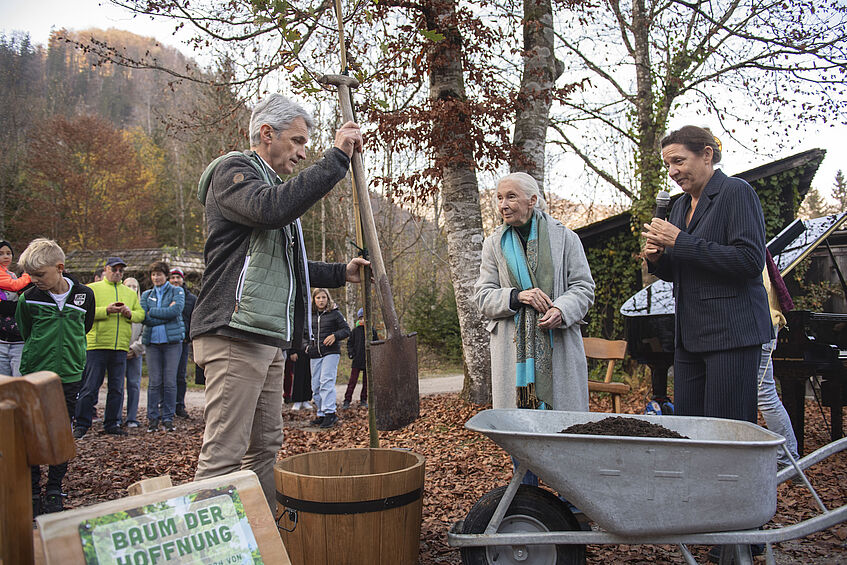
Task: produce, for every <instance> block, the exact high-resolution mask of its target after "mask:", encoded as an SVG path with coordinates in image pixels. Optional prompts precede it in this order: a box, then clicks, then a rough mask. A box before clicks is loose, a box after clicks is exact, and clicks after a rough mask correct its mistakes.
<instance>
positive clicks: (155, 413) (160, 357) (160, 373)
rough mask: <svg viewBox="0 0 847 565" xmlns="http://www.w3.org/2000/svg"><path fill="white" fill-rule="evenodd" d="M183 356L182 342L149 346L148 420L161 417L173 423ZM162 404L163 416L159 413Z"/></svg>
mask: <svg viewBox="0 0 847 565" xmlns="http://www.w3.org/2000/svg"><path fill="white" fill-rule="evenodd" d="M181 354H182V342H181V341H178V342H176V343H151V344H150V345H148V346H147V376H148V377H149V381H148V382H147V420H148V421H149V422H152V421H153V420H158V419H159V418H160V416H161V419H162V421H164V422H171V421H173V419H174V411H175V410H176V369H177V365H179V356H180V355H181ZM159 404H161V405H162V406H161V409H162V410H161V414H160V413H159Z"/></svg>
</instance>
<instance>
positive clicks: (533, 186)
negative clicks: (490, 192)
mask: <svg viewBox="0 0 847 565" xmlns="http://www.w3.org/2000/svg"><path fill="white" fill-rule="evenodd" d="M506 181H511V182H513V183H515V184H516V185H518V186H519V187H520V189H521V190H523V192H524V194H526V196H527V198H532V197H533V196H536V197H537V199H536V201H535V209H536V210H540V211H542V212H544V211H546V210H547V201H546V200H545V199H544V195H543V194H541V190H540V189H539V188H538V181H536V180H535V179H534V178H533V177H532V175H528V174H526V173H512V174H510V175H506V176H505V177H503V178H501V179H500V180H499V181H497V187H498V188H499V187H500V185H501V184H503V183H504V182H506ZM494 209H495V210H496V209H497V193H496V192H495V193H494Z"/></svg>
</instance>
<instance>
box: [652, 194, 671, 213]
mask: <svg viewBox="0 0 847 565" xmlns="http://www.w3.org/2000/svg"><path fill="white" fill-rule="evenodd" d="M670 203H671V195H670V194H668V191H667V190H660V191H659V193H658V194H657V195H656V213H655V214H653V217H654V218H659V219H660V220H666V219H667V218H668V206H669V205H670Z"/></svg>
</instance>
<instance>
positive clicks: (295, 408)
mask: <svg viewBox="0 0 847 565" xmlns="http://www.w3.org/2000/svg"><path fill="white" fill-rule="evenodd" d="M302 405H303V403H302V402H295V403H294V404H292V405H291V410H300V406H302Z"/></svg>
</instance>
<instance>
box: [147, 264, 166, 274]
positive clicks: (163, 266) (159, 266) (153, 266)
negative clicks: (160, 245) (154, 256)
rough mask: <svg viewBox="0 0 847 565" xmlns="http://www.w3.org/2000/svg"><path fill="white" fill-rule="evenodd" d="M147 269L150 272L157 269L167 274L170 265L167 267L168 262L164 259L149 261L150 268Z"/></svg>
mask: <svg viewBox="0 0 847 565" xmlns="http://www.w3.org/2000/svg"><path fill="white" fill-rule="evenodd" d="M147 270H148V271H149V272H151V273H154V272H156V271H158V272H160V273H164V275H165V276H168V273H170V272H171V269H170V267H168V264H167V263H165V262H164V261H155V262H153V263H150V268H149V269H147Z"/></svg>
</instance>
